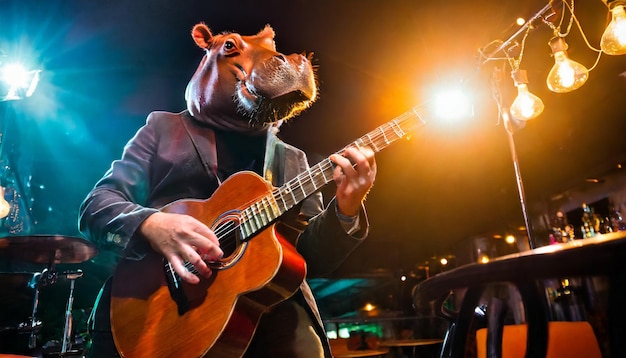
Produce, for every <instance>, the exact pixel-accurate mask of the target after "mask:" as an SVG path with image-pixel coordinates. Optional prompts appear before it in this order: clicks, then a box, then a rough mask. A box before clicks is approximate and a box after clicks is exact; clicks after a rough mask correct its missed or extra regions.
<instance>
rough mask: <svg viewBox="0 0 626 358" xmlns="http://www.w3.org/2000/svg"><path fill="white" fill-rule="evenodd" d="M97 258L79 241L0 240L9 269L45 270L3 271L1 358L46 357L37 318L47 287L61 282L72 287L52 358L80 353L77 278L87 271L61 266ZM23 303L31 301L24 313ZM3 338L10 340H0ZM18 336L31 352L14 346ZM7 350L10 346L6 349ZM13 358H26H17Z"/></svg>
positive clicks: (38, 237)
mask: <svg viewBox="0 0 626 358" xmlns="http://www.w3.org/2000/svg"><path fill="white" fill-rule="evenodd" d="M97 253H98V250H97V248H96V247H95V245H93V244H92V243H90V242H89V241H87V240H85V239H82V238H78V237H69V236H60V235H34V236H9V237H5V238H0V262H5V263H7V262H9V263H11V265H14V263H16V264H15V265H17V266H19V265H22V264H23V265H24V266H26V267H36V268H37V269H39V268H41V267H43V269H41V270H40V271H39V270H38V271H35V272H30V271H28V272H0V286H1V287H2V288H1V289H0V358H5V357H27V356H41V355H42V354H43V353H42V351H43V350H42V349H41V346H42V345H41V344H40V343H39V342H38V336H39V333H40V331H41V328H42V326H44V324H43V323H42V321H41V320H39V319H38V308H39V303H40V302H39V301H40V290H41V289H42V288H43V287H46V286H50V285H55V284H56V283H57V281H58V280H59V279H65V280H66V281H68V282H69V293H68V297H67V302H66V305H65V311H64V324H63V336H62V342H61V343H60V347H59V348H58V349H56V350H57V351H55V352H53V353H52V355H53V356H61V357H68V356H76V355H77V353H79V352H78V351H77V350H76V349H75V347H73V345H75V343H76V342H75V339H74V338H73V336H72V334H73V332H72V331H73V329H72V328H73V327H72V325H73V318H72V311H73V304H74V290H75V283H76V280H77V279H79V278H81V277H83V271H82V270H81V269H70V270H64V271H62V272H59V271H58V265H59V264H79V263H83V262H85V261H87V260H89V259H91V258H93V257H94V256H96V254H97ZM65 266H71V265H65ZM16 300H17V301H18V302H17V303H16V302H15V301H16ZM24 300H28V301H29V302H28V308H27V310H26V312H24V311H25V310H24V309H23V305H22V303H23V301H24ZM18 306H19V307H18ZM20 307H21V308H22V309H21V310H20ZM23 313H26V315H27V317H24V319H23V320H21V319H16V317H15V316H16V315H17V316H19V315H21V314H23ZM3 335H4V336H5V338H6V337H8V338H6V339H5V340H2V338H3ZM18 335H19V336H24V335H26V336H27V339H25V342H24V344H25V345H27V347H13V346H14V345H15V344H16V342H15V340H14V339H13V338H12V337H16V336H18ZM7 341H8V342H9V343H7ZM18 341H19V340H18ZM3 342H4V343H3ZM17 344H18V345H19V343H17ZM3 345H10V346H11V347H3ZM5 350H7V351H5ZM12 350H18V351H12ZM15 354H27V355H26V356H24V355H22V356H20V355H17V356H16V355H15ZM78 355H79V356H80V354H78ZM46 356H48V354H47V355H46Z"/></svg>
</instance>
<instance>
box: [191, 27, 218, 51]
mask: <svg viewBox="0 0 626 358" xmlns="http://www.w3.org/2000/svg"><path fill="white" fill-rule="evenodd" d="M191 37H193V41H194V42H195V43H196V45H198V46H199V47H200V48H203V49H207V48H209V46H210V45H211V40H212V39H213V34H211V30H210V29H209V27H208V26H207V25H205V24H203V23H199V24H196V25H195V26H194V27H193V29H192V30H191Z"/></svg>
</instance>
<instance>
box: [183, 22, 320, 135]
mask: <svg viewBox="0 0 626 358" xmlns="http://www.w3.org/2000/svg"><path fill="white" fill-rule="evenodd" d="M274 35H275V34H274V30H273V29H272V28H271V27H270V26H269V25H268V26H266V27H265V28H264V29H263V30H261V31H260V32H259V33H257V34H256V35H253V36H242V35H240V34H237V33H222V34H219V35H213V34H212V33H211V31H210V30H209V28H208V27H207V26H206V25H204V24H202V23H201V24H197V25H195V26H194V27H193V30H192V36H193V39H194V41H195V43H196V44H197V45H198V46H199V47H200V48H202V49H204V50H205V55H204V57H203V58H202V61H201V62H200V65H199V66H198V69H197V70H196V72H195V74H194V75H193V77H192V78H191V80H190V81H189V84H188V85H187V90H186V91H185V99H186V101H187V108H188V110H189V111H190V113H191V114H192V115H193V116H194V117H195V118H197V119H198V120H200V121H202V122H205V123H210V124H211V125H213V126H217V127H218V128H221V129H227V130H236V131H242V132H251V131H258V130H262V129H264V128H267V127H268V126H269V125H271V124H272V123H278V122H281V121H284V120H286V119H289V118H292V117H294V116H295V115H297V114H298V113H300V112H301V111H303V110H304V109H306V108H308V107H309V106H310V105H311V104H312V103H313V102H314V101H315V99H316V98H317V82H316V78H315V73H314V71H313V68H312V66H311V62H310V58H308V57H307V56H305V55H303V54H291V55H284V54H282V53H280V52H277V51H276V45H275V43H274Z"/></svg>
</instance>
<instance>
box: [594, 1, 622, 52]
mask: <svg viewBox="0 0 626 358" xmlns="http://www.w3.org/2000/svg"><path fill="white" fill-rule="evenodd" d="M600 48H601V49H602V51H603V52H604V53H606V54H607V55H624V54H626V11H624V4H621V3H620V4H618V5H615V6H613V7H612V9H611V22H610V23H609V26H607V27H606V30H604V33H603V34H602V39H601V40H600Z"/></svg>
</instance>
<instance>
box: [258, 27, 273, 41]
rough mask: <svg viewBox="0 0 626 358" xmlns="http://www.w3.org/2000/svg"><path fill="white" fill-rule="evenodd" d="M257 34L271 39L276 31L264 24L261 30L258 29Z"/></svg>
mask: <svg viewBox="0 0 626 358" xmlns="http://www.w3.org/2000/svg"><path fill="white" fill-rule="evenodd" d="M257 36H260V37H269V38H271V39H273V38H274V36H276V33H275V32H274V29H273V28H272V27H271V26H270V25H269V24H268V25H265V27H264V28H263V30H261V31H259V33H258V34H257Z"/></svg>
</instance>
